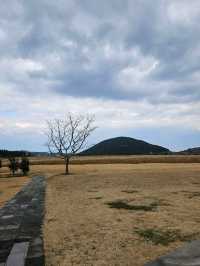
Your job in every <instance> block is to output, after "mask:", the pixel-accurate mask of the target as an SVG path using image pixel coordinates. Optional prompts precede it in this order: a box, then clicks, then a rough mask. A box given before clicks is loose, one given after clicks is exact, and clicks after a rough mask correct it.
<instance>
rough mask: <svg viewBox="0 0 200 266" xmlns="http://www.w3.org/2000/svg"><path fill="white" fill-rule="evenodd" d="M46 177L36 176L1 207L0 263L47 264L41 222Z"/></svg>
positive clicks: (20, 265) (40, 265)
mask: <svg viewBox="0 0 200 266" xmlns="http://www.w3.org/2000/svg"><path fill="white" fill-rule="evenodd" d="M45 186H46V182H45V178H44V177H43V176H35V177H33V178H32V180H31V181H30V182H29V183H28V184H27V185H26V186H24V187H23V189H22V190H21V191H19V192H18V193H17V194H16V195H15V197H14V198H13V199H12V200H10V201H9V202H8V203H7V204H6V205H5V206H4V207H3V208H1V209H0V266H2V265H8V266H9V265H13V264H12V262H13V261H14V262H15V264H14V265H15V266H22V265H26V266H29V265H30V266H31V265H32V266H33V265H37V266H42V265H44V264H45V258H44V248H43V238H42V228H41V226H42V222H43V218H44V198H45Z"/></svg>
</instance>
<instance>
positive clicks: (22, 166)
mask: <svg viewBox="0 0 200 266" xmlns="http://www.w3.org/2000/svg"><path fill="white" fill-rule="evenodd" d="M19 168H20V169H21V170H22V172H23V175H27V173H28V172H29V159H28V158H27V157H23V158H22V159H21V162H20V164H19Z"/></svg>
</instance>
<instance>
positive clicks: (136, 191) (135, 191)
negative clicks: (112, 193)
mask: <svg viewBox="0 0 200 266" xmlns="http://www.w3.org/2000/svg"><path fill="white" fill-rule="evenodd" d="M122 192H124V193H138V192H139V191H138V190H134V189H133V190H131V189H127V190H122Z"/></svg>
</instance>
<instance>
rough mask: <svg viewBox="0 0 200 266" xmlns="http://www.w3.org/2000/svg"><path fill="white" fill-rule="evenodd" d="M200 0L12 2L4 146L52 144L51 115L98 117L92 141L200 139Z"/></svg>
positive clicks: (2, 114) (0, 78)
mask: <svg viewBox="0 0 200 266" xmlns="http://www.w3.org/2000/svg"><path fill="white" fill-rule="evenodd" d="M199 25H200V1H199V0H190V1H188V0H148V1H147V0H109V1H108V0H101V1H99V0H56V1H54V0H28V1H27V0H6V1H2V3H1V8H0V149H12V150H13V149H14V150H15V149H23V150H31V151H45V150H47V148H46V146H45V143H46V136H45V134H44V131H45V128H46V121H47V120H49V119H54V118H63V117H64V116H65V114H67V113H68V112H71V113H74V114H80V113H81V114H88V113H89V114H94V115H95V124H96V126H97V127H98V128H97V129H96V130H95V132H94V133H93V134H92V135H91V137H90V139H89V140H88V141H89V145H92V144H95V143H97V142H99V141H101V140H103V139H106V138H111V137H117V136H129V137H133V138H138V139H143V140H145V141H148V142H150V143H153V144H158V145H163V146H165V147H167V148H169V149H171V150H173V151H178V150H183V149H186V148H190V147H195V146H200V60H199V57H200V27H199Z"/></svg>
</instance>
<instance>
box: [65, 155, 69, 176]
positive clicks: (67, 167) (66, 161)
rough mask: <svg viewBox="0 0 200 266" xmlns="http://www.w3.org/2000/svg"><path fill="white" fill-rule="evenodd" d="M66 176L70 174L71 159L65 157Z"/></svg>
mask: <svg viewBox="0 0 200 266" xmlns="http://www.w3.org/2000/svg"><path fill="white" fill-rule="evenodd" d="M65 174H66V175H68V174H69V157H65Z"/></svg>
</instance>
